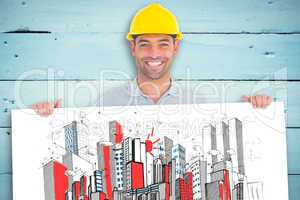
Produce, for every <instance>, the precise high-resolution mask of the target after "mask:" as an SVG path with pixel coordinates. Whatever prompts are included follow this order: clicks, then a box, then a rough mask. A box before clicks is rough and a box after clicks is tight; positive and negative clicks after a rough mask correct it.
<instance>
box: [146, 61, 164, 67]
mask: <svg viewBox="0 0 300 200" xmlns="http://www.w3.org/2000/svg"><path fill="white" fill-rule="evenodd" d="M147 64H148V65H151V66H158V65H161V64H162V62H161V61H155V62H147Z"/></svg>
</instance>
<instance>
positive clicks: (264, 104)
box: [262, 96, 268, 108]
mask: <svg viewBox="0 0 300 200" xmlns="http://www.w3.org/2000/svg"><path fill="white" fill-rule="evenodd" d="M267 106H268V96H262V107H263V108H266V107H267Z"/></svg>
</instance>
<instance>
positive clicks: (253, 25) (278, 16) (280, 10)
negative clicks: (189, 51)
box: [0, 0, 300, 33]
mask: <svg viewBox="0 0 300 200" xmlns="http://www.w3.org/2000/svg"><path fill="white" fill-rule="evenodd" d="M149 2H153V1H150V0H143V1H141V0H127V1H126V2H121V1H119V0H104V1H103V0H102V1H98V0H89V1H76V3H74V1H72V0H60V1H46V0H28V1H26V0H24V1H19V0H1V1H0V8H3V9H2V10H1V12H0V27H1V28H0V31H11V30H16V29H31V30H44V31H52V32H102V33H103V32H126V31H127V30H128V26H129V21H130V19H131V17H132V16H133V14H134V13H135V12H136V11H137V10H138V9H140V8H141V7H144V6H145V5H147V4H148V3H149ZM155 2H160V3H162V4H163V5H164V6H166V7H167V8H168V9H170V10H171V11H172V12H174V13H175V14H176V16H177V17H178V20H179V23H180V24H181V27H182V30H183V31H185V32H243V31H248V32H295V31H300V21H299V20H296V19H299V15H298V11H299V10H300V2H299V1H298V0H243V1H239V0H228V1H218V0H186V1H167V0H164V1H162V0H157V1H155ZM4 8H5V9H4Z"/></svg>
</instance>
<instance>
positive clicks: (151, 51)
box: [149, 45, 161, 58]
mask: <svg viewBox="0 0 300 200" xmlns="http://www.w3.org/2000/svg"><path fill="white" fill-rule="evenodd" d="M149 56H150V57H152V58H158V57H160V56H161V55H160V50H159V48H158V47H157V46H156V45H152V46H151V48H150V49H149Z"/></svg>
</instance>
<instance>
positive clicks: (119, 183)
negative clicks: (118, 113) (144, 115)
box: [109, 121, 124, 190]
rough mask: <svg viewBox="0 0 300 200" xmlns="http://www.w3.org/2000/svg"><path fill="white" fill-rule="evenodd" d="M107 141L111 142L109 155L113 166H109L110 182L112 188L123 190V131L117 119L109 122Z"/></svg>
mask: <svg viewBox="0 0 300 200" xmlns="http://www.w3.org/2000/svg"><path fill="white" fill-rule="evenodd" d="M109 141H110V142H111V143H112V144H113V146H112V148H113V151H112V155H111V156H112V158H114V162H113V163H112V164H113V166H111V173H112V184H113V187H114V188H117V189H118V190H123V180H124V178H123V165H124V163H123V158H124V154H123V147H122V141H123V131H122V126H121V124H120V123H119V122H117V121H110V122H109Z"/></svg>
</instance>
